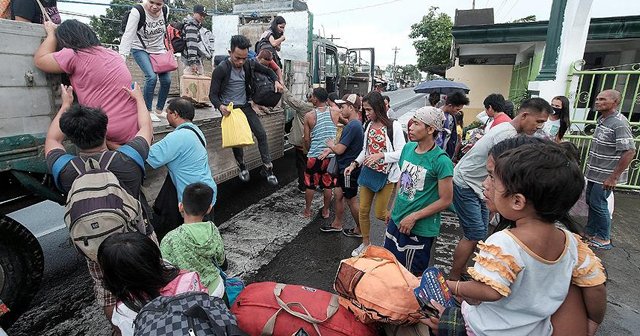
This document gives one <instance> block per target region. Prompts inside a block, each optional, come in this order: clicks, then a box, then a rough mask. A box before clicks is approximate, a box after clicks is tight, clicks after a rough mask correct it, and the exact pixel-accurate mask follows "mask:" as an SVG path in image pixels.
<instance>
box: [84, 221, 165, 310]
mask: <svg viewBox="0 0 640 336" xmlns="http://www.w3.org/2000/svg"><path fill="white" fill-rule="evenodd" d="M148 237H149V238H151V240H153V242H155V243H156V245H159V244H158V238H157V237H156V234H155V232H151V234H149V236H148ZM86 259H87V266H88V267H89V274H90V275H91V278H92V279H93V292H94V293H95V295H96V303H98V305H100V306H101V307H103V308H104V307H109V306H114V305H115V304H116V303H117V301H118V300H117V299H116V297H115V296H113V294H112V293H111V292H110V291H108V290H107V289H106V288H104V280H103V275H102V269H101V268H100V264H98V263H97V262H95V261H93V260H91V259H89V258H86Z"/></svg>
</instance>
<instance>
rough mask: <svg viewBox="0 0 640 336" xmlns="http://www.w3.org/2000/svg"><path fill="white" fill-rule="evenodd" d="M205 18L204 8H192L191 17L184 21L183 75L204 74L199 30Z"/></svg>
mask: <svg viewBox="0 0 640 336" xmlns="http://www.w3.org/2000/svg"><path fill="white" fill-rule="evenodd" d="M206 17H207V11H206V8H205V7H204V6H203V5H195V6H193V15H191V16H187V17H186V18H185V19H184V21H183V22H184V28H182V32H183V33H184V41H185V42H186V44H187V45H186V46H185V48H184V50H183V51H182V62H183V63H184V65H185V69H184V74H185V75H198V74H200V75H202V74H204V67H203V66H202V55H204V54H205V52H204V51H201V50H200V45H201V43H200V42H201V39H202V37H201V36H200V28H202V23H203V22H204V19H205V18H206Z"/></svg>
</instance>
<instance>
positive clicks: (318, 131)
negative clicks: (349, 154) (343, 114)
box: [307, 107, 337, 158]
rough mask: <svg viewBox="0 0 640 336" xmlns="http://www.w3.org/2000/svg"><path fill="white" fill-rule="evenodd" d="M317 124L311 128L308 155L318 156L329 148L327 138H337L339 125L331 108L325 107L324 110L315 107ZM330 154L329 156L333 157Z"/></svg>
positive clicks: (311, 156)
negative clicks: (334, 121)
mask: <svg viewBox="0 0 640 336" xmlns="http://www.w3.org/2000/svg"><path fill="white" fill-rule="evenodd" d="M315 113H316V125H315V126H314V127H313V129H312V130H311V146H310V148H309V154H307V157H310V158H317V157H318V156H320V154H322V152H323V151H324V150H325V149H326V148H327V139H335V137H336V131H337V127H336V124H334V123H333V120H332V119H331V110H330V109H329V107H325V109H324V111H319V110H318V109H315ZM332 156H333V154H330V155H329V157H332Z"/></svg>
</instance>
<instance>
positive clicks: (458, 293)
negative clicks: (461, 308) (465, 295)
mask: <svg viewBox="0 0 640 336" xmlns="http://www.w3.org/2000/svg"><path fill="white" fill-rule="evenodd" d="M455 295H456V296H460V280H458V281H456V292H455Z"/></svg>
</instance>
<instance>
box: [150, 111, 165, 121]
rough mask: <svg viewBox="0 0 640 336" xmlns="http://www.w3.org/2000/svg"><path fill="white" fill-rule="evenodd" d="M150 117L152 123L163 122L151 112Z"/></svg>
mask: <svg viewBox="0 0 640 336" xmlns="http://www.w3.org/2000/svg"><path fill="white" fill-rule="evenodd" d="M149 115H150V116H151V121H153V122H161V121H162V120H160V118H158V116H157V115H156V114H155V113H153V112H149Z"/></svg>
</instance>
